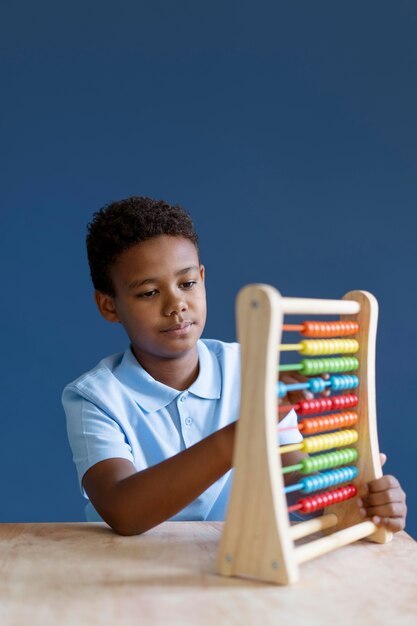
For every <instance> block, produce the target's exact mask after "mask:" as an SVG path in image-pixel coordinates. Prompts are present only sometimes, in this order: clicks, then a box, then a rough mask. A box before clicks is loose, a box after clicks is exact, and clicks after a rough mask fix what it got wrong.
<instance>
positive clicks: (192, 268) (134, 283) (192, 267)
mask: <svg viewBox="0 0 417 626" xmlns="http://www.w3.org/2000/svg"><path fill="white" fill-rule="evenodd" d="M199 269H200V268H199V267H198V265H190V267H185V268H184V269H182V270H178V272H175V274H174V275H175V276H176V277H177V276H183V275H184V274H189V273H190V272H193V271H196V270H197V271H198V270H199ZM157 282H158V279H157V278H145V279H144V280H139V279H135V280H132V282H131V283H129V285H128V286H127V288H128V289H137V288H138V287H141V286H142V285H147V284H148V283H157Z"/></svg>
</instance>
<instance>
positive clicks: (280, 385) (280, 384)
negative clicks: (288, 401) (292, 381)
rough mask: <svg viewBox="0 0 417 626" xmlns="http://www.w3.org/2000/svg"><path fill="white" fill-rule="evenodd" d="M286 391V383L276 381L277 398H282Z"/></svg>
mask: <svg viewBox="0 0 417 626" xmlns="http://www.w3.org/2000/svg"><path fill="white" fill-rule="evenodd" d="M286 393H287V385H286V384H285V383H283V382H281V381H278V383H277V394H278V398H283V397H284V396H285V395H286Z"/></svg>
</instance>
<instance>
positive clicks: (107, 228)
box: [87, 196, 198, 296]
mask: <svg viewBox="0 0 417 626" xmlns="http://www.w3.org/2000/svg"><path fill="white" fill-rule="evenodd" d="M87 229H88V234H87V256H88V263H89V266H90V274H91V279H92V281H93V285H94V288H95V289H97V291H101V292H103V293H107V294H108V295H110V296H115V295H116V294H115V289H114V286H113V283H112V280H111V276H110V267H111V266H112V265H113V263H115V261H116V260H117V258H118V256H119V255H120V254H121V253H122V252H124V251H125V250H127V249H128V248H130V247H131V246H134V245H135V244H137V243H140V242H142V241H146V240H147V239H151V238H152V237H158V236H159V235H172V236H174V237H185V238H186V239H189V240H190V241H191V242H192V243H193V244H194V245H195V247H196V249H197V252H198V236H197V233H196V232H195V230H194V225H193V222H192V220H191V217H190V216H189V214H188V213H187V211H185V209H183V208H181V207H180V206H178V205H175V206H171V205H170V204H168V203H167V202H165V201H164V200H153V199H152V198H146V197H143V196H132V197H130V198H126V199H124V200H119V201H117V202H112V203H111V204H107V205H106V206H104V207H103V208H101V209H100V210H99V211H97V212H96V213H94V215H93V219H92V221H91V222H90V223H89V224H88V226H87Z"/></svg>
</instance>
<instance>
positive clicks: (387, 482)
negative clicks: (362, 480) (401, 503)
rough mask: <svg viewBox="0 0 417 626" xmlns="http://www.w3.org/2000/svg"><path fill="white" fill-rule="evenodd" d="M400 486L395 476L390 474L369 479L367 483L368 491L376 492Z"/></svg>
mask: <svg viewBox="0 0 417 626" xmlns="http://www.w3.org/2000/svg"><path fill="white" fill-rule="evenodd" d="M399 486H400V483H399V482H398V480H397V479H396V478H395V476H390V475H389V474H386V475H385V476H382V477H381V478H376V479H375V480H371V481H369V483H368V490H369V493H376V492H378V491H387V490H388V489H397V488H398V487H399Z"/></svg>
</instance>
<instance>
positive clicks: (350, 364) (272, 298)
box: [218, 284, 392, 584]
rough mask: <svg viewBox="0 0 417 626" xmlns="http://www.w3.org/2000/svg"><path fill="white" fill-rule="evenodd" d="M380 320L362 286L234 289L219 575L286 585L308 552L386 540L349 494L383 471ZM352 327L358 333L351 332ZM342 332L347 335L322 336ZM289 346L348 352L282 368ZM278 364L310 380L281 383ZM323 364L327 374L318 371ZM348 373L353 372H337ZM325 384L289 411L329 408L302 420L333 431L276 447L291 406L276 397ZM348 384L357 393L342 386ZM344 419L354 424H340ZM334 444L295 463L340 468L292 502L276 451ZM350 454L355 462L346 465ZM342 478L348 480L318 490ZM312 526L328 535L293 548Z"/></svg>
mask: <svg viewBox="0 0 417 626" xmlns="http://www.w3.org/2000/svg"><path fill="white" fill-rule="evenodd" d="M284 315H319V316H324V315H331V316H340V321H339V322H334V321H333V322H328V323H323V322H305V323H304V324H300V325H297V326H294V325H292V326H289V325H284V323H283V322H284ZM377 320H378V303H377V301H376V299H375V297H374V296H372V295H371V294H370V293H368V292H365V291H351V292H349V293H347V294H346V295H345V296H344V297H343V298H342V299H341V300H319V299H305V298H284V297H282V296H281V295H280V293H279V292H278V291H277V290H276V289H274V288H273V287H270V286H268V285H257V284H255V285H248V286H246V287H244V288H243V289H242V290H241V291H240V293H239V294H238V298H237V328H238V340H239V342H240V344H241V407H240V418H239V421H238V423H237V433H236V443H235V451H234V463H233V466H234V477H233V485H232V490H231V496H230V501H229V508H228V513H227V519H226V522H225V527H224V532H223V536H222V540H221V544H220V550H219V556H218V572H219V573H220V574H222V575H225V576H242V577H249V578H255V579H258V580H262V581H268V582H272V583H277V584H289V583H293V582H296V581H297V580H298V578H299V565H300V564H301V563H303V562H305V561H308V560H310V559H312V558H314V557H317V556H320V555H322V554H325V553H326V552H330V551H332V550H334V549H336V548H338V547H341V546H344V545H347V544H349V543H352V542H354V541H357V540H359V539H363V538H367V539H369V540H371V541H374V542H377V543H386V542H387V541H390V540H391V538H392V533H390V532H389V531H387V530H386V529H384V528H382V527H378V526H376V525H375V524H374V523H373V522H372V521H371V520H365V521H364V520H363V518H362V517H361V516H360V514H359V509H358V506H357V503H356V502H355V500H356V498H355V495H356V493H357V491H359V492H360V490H361V487H362V486H363V485H364V484H366V483H367V482H369V481H371V480H374V479H376V478H379V477H380V476H382V470H381V463H380V457H379V446H378V435H377V422H376V399H375V344H376V330H377ZM283 330H284V331H287V330H288V331H294V330H299V331H301V332H302V334H303V335H304V336H307V337H309V336H310V337H311V336H313V337H315V339H313V340H303V341H302V342H301V343H298V344H295V345H294V344H291V345H289V346H288V345H287V344H284V345H283V346H281V345H280V344H281V335H282V332H283ZM352 334H354V335H355V339H352V338H351V336H352ZM346 335H349V337H350V338H349V339H323V337H325V338H328V337H329V336H330V337H340V336H342V337H345V336H346ZM316 337H321V339H316ZM288 349H297V350H298V351H300V352H301V353H303V354H307V355H314V356H316V355H322V354H327V355H328V354H346V353H348V354H349V355H350V356H348V357H337V358H325V359H304V360H303V361H302V363H301V364H296V365H295V366H291V365H289V366H288V365H287V366H281V367H280V366H279V360H280V352H281V351H283V350H288ZM352 353H354V354H355V356H351V355H352ZM277 369H278V371H283V370H287V371H290V370H291V369H293V370H298V371H300V372H301V373H303V374H306V375H307V376H312V375H313V377H312V378H309V379H307V382H305V383H300V384H288V385H285V384H284V383H282V382H279V383H278V382H277ZM329 371H330V372H331V375H330V376H329V377H328V379H327V380H326V379H325V377H321V375H322V374H324V373H329ZM346 371H349V372H352V371H355V374H348V375H346V374H343V375H336V373H337V374H338V373H340V372H343V373H345V372H346ZM315 375H318V376H317V377H314V376H315ZM359 381H360V384H359ZM358 384H359V386H358ZM356 387H358V388H357V389H356ZM325 388H330V389H331V393H332V394H333V395H330V396H329V397H318V398H317V399H314V400H305V401H302V402H300V403H298V404H297V405H296V406H295V407H294V408H295V409H296V411H297V413H298V415H299V416H300V417H301V416H302V417H304V415H310V414H313V413H322V412H324V413H325V415H323V416H322V417H319V418H317V417H316V418H315V417H305V418H304V419H303V420H302V424H299V427H300V431H301V432H303V433H304V434H305V435H307V434H310V433H312V432H325V431H327V432H329V431H332V432H330V433H329V434H325V435H319V436H314V435H313V436H306V437H305V438H304V439H303V443H302V444H295V445H290V446H281V447H280V448H279V450H278V449H277V421H278V420H277V414H278V413H279V412H280V408H284V409H285V410H287V411H288V409H289V408H290V407H278V403H277V396H278V397H280V396H281V397H283V396H284V395H286V394H287V393H288V392H290V391H294V390H295V389H309V390H310V391H312V392H313V393H320V392H322V391H323V390H324V389H325ZM352 388H354V391H355V393H351V392H350V393H340V392H341V391H342V392H345V391H346V392H348V391H351V390H352ZM334 393H336V395H334ZM354 405H356V406H355V411H350V412H348V413H343V412H342V413H336V414H335V413H332V414H331V415H329V414H328V412H329V410H333V411H335V410H336V411H338V410H339V411H340V410H341V409H342V410H343V411H344V410H345V409H346V408H351V407H352V406H354ZM326 412H327V414H326ZM346 426H349V427H350V428H349V429H348V430H345V428H346ZM341 429H342V430H341ZM346 445H348V446H349V447H348V448H346V447H344V446H346ZM339 447H340V448H341V449H340V450H339V451H336V452H330V453H327V454H318V455H317V454H316V455H315V456H311V457H308V456H306V457H305V460H304V463H301V464H299V465H297V466H294V467H293V468H292V469H293V470H294V471H295V470H296V469H298V471H301V472H303V473H310V472H311V471H313V472H314V471H315V472H317V471H318V470H321V469H327V468H329V467H330V468H334V467H339V469H337V470H334V469H332V470H331V471H330V472H323V473H322V474H315V475H314V476H312V477H308V478H305V479H303V480H302V481H300V484H299V485H298V486H297V488H298V489H301V490H304V491H307V492H309V491H315V490H316V489H317V486H318V488H319V490H320V492H319V494H318V495H316V496H312V497H306V498H303V499H301V500H300V501H299V503H298V504H297V505H296V506H293V507H290V508H288V506H287V500H286V490H285V488H284V480H283V468H282V463H281V454H282V453H285V452H286V451H288V450H297V449H301V450H302V451H303V452H307V453H308V454H309V453H311V452H313V453H314V452H319V451H323V450H326V449H327V450H328V449H334V448H339ZM356 458H357V463H356V467H352V461H353V460H355V459H356ZM347 463H349V464H350V465H349V466H347V465H346V464H347ZM290 469H291V468H290ZM347 480H348V481H349V484H348V485H344V486H341V487H338V488H336V489H332V490H330V491H327V492H324V493H323V491H322V490H323V488H327V487H328V486H329V485H331V486H334V485H335V484H340V483H342V482H343V483H346V481H347ZM329 505H330V506H329ZM324 507H326V509H325V510H326V514H324V515H322V516H321V517H317V518H314V519H309V520H307V521H302V522H300V523H297V524H295V525H294V524H293V525H291V523H290V518H289V512H290V511H291V510H299V511H301V512H302V513H311V512H314V511H316V510H319V509H322V508H324ZM318 531H322V534H324V536H321V537H320V538H318V539H317V538H315V539H313V540H310V541H305V542H304V543H303V544H302V545H297V543H296V541H297V540H299V539H303V538H306V537H309V536H310V535H312V534H313V533H317V532H318Z"/></svg>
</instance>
